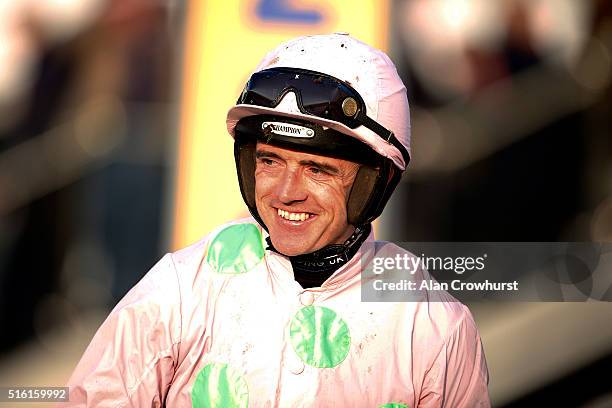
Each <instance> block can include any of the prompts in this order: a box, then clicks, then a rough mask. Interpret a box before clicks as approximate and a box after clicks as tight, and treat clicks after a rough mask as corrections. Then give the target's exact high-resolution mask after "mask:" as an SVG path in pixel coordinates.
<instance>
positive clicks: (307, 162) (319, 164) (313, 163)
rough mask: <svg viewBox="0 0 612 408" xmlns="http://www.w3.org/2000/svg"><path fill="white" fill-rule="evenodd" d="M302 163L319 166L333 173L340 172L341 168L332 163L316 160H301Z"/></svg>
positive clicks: (303, 164)
mask: <svg viewBox="0 0 612 408" xmlns="http://www.w3.org/2000/svg"><path fill="white" fill-rule="evenodd" d="M300 164H301V165H302V166H313V167H317V168H319V169H321V170H324V171H326V172H327V173H329V174H332V175H336V174H340V169H338V168H337V167H336V166H332V165H331V164H325V163H321V162H317V161H314V160H300Z"/></svg>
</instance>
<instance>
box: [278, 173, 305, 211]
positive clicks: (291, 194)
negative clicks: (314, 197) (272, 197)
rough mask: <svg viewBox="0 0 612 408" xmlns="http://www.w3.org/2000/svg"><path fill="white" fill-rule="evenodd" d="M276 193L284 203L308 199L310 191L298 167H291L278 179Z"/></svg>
mask: <svg viewBox="0 0 612 408" xmlns="http://www.w3.org/2000/svg"><path fill="white" fill-rule="evenodd" d="M276 195H277V197H278V199H279V200H280V201H281V202H283V203H284V204H290V203H292V202H295V201H304V200H306V198H307V197H308V193H307V191H306V189H305V186H304V180H303V179H302V175H301V174H300V171H299V170H298V169H290V168H289V169H286V170H285V171H284V172H283V174H282V175H281V177H280V178H279V180H278V185H277V187H276Z"/></svg>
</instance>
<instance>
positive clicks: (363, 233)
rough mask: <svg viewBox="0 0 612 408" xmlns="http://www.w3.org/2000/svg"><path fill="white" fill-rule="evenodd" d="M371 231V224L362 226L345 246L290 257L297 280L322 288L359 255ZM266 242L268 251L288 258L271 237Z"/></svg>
mask: <svg viewBox="0 0 612 408" xmlns="http://www.w3.org/2000/svg"><path fill="white" fill-rule="evenodd" d="M371 230H372V226H371V225H370V224H366V225H361V226H358V227H356V228H355V232H353V235H351V236H350V237H349V238H348V239H347V240H346V241H345V242H344V244H333V245H327V246H325V247H323V248H321V249H319V250H317V251H314V252H311V253H309V254H303V255H297V256H289V257H288V258H289V260H290V261H291V266H292V267H293V274H294V276H295V280H297V281H298V282H299V283H300V284H301V285H302V286H303V287H304V288H306V287H318V286H321V284H323V282H324V281H326V280H327V278H329V277H330V276H331V275H332V274H333V273H334V272H336V271H337V270H338V269H340V267H342V266H343V265H344V264H346V263H347V262H348V261H349V260H350V259H351V258H352V257H353V256H354V255H355V254H356V253H357V251H358V250H359V247H361V244H362V243H363V242H364V241H365V240H366V239H367V238H368V236H369V235H370V231H371ZM266 242H267V243H268V247H267V248H266V249H269V250H271V251H274V252H276V253H278V254H281V255H283V256H286V255H284V254H282V253H280V252H279V251H277V250H276V249H275V248H274V246H273V245H272V241H271V240H270V237H267V238H266ZM304 284H306V286H304Z"/></svg>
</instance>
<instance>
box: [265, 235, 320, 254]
mask: <svg viewBox="0 0 612 408" xmlns="http://www.w3.org/2000/svg"><path fill="white" fill-rule="evenodd" d="M271 239H272V245H274V249H276V250H277V251H278V252H280V253H281V254H283V255H286V256H298V255H304V254H309V253H311V252H314V251H315V250H316V249H312V246H311V245H304V242H303V241H297V240H296V242H286V241H287V240H286V239H282V238H281V241H284V242H278V241H276V240H274V238H272V236H271Z"/></svg>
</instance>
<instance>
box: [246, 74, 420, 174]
mask: <svg viewBox="0 0 612 408" xmlns="http://www.w3.org/2000/svg"><path fill="white" fill-rule="evenodd" d="M288 92H294V93H295V96H296V100H297V103H298V108H299V109H300V112H302V113H305V114H309V115H312V116H317V117H320V118H323V119H328V120H333V121H335V122H339V123H342V124H343V125H345V126H347V127H349V128H351V129H355V128H357V127H359V126H365V127H366V128H368V129H370V130H371V131H373V132H374V133H376V134H377V135H379V136H380V137H381V138H382V139H384V140H385V141H387V142H388V143H391V144H392V145H393V146H395V147H396V148H397V149H398V150H399V151H400V152H401V154H402V156H403V157H404V161H405V162H406V163H408V162H409V161H410V155H409V154H408V151H407V150H406V148H405V147H404V145H402V144H401V143H400V142H399V140H397V138H396V137H395V135H394V134H393V132H392V131H390V130H388V129H386V128H385V127H384V126H382V125H381V124H379V123H378V122H376V121H375V120H373V119H372V118H370V117H369V116H367V115H366V104H365V102H364V101H363V98H362V97H361V95H359V92H357V91H356V90H355V89H353V87H351V86H350V85H349V84H348V83H346V82H344V81H342V80H340V79H337V78H334V77H332V76H330V75H327V74H323V73H320V72H316V71H309V70H306V69H299V68H269V69H265V70H262V71H259V72H256V73H254V74H253V75H252V76H251V78H250V79H249V82H247V84H246V85H245V87H244V90H243V91H242V94H241V95H240V97H239V98H238V101H237V104H247V105H256V106H262V107H265V108H275V107H276V106H277V105H278V104H279V103H280V101H281V100H282V99H283V97H284V96H285V95H286V94H287V93H288Z"/></svg>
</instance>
